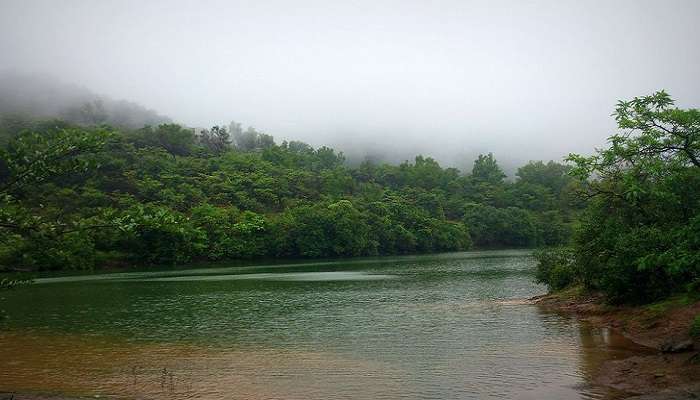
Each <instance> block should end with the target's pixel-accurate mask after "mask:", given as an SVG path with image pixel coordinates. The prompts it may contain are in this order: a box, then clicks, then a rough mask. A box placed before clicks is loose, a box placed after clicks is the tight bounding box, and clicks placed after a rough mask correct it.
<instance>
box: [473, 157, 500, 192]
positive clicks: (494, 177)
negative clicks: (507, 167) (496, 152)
mask: <svg viewBox="0 0 700 400" xmlns="http://www.w3.org/2000/svg"><path fill="white" fill-rule="evenodd" d="M472 177H473V178H474V179H476V180H478V181H480V182H487V183H492V184H499V183H502V182H503V179H504V178H505V177H506V174H504V173H503V170H501V167H499V166H498V162H496V159H495V158H494V157H493V154H492V153H489V154H488V155H483V154H479V157H478V158H477V159H476V160H474V167H473V168H472Z"/></svg>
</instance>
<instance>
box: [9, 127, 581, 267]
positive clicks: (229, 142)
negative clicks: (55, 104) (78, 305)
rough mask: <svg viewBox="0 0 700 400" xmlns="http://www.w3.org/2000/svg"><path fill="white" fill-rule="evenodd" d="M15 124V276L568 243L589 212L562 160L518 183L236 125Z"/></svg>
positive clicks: (488, 158)
mask: <svg viewBox="0 0 700 400" xmlns="http://www.w3.org/2000/svg"><path fill="white" fill-rule="evenodd" d="M5 121H12V123H13V126H22V127H24V128H23V129H21V130H19V131H16V130H12V129H9V128H8V127H7V126H4V127H3V129H0V132H5V137H4V138H3V141H2V142H4V143H6V144H5V145H4V146H3V147H2V157H1V159H2V162H1V163H0V202H1V204H0V210H1V211H0V234H1V236H0V237H1V238H2V242H1V243H0V265H3V266H5V267H6V268H12V269H40V270H57V269H91V268H95V267H97V266H103V265H106V264H107V265H108V264H118V265H121V264H141V265H143V264H177V263H184V262H188V261H191V260H225V259H237V258H253V257H309V258H311V257H314V258H318V257H348V256H365V255H388V254H408V253H427V252H444V251H457V250H466V249H469V248H471V247H472V246H478V247H506V246H509V247H512V246H538V245H562V244H564V243H566V242H567V241H568V240H569V236H570V225H571V223H572V221H573V220H574V219H575V216H576V214H577V212H578V211H579V206H578V205H577V204H578V203H576V202H573V203H572V201H571V200H572V198H573V197H572V193H573V192H574V190H575V187H576V183H575V182H574V180H573V179H572V178H570V177H569V176H568V175H567V171H568V167H565V166H563V165H561V164H558V163H555V162H549V163H542V162H531V163H529V164H527V165H525V166H523V167H522V168H520V169H519V170H518V173H517V175H518V177H517V179H516V180H515V181H514V182H511V181H507V180H506V179H505V174H504V173H503V171H502V170H501V168H500V167H499V165H498V163H497V162H496V159H495V158H494V156H493V155H492V154H488V155H483V156H480V157H479V158H478V159H477V160H476V161H475V162H474V168H473V171H472V173H471V174H464V173H462V172H460V171H458V170H457V169H454V168H443V167H441V166H440V165H439V164H438V163H437V162H436V161H435V160H433V159H432V158H427V157H422V156H417V157H416V158H415V160H414V161H413V162H404V163H402V164H400V165H387V164H377V163H372V162H363V163H361V164H360V165H356V166H349V165H347V163H346V162H345V160H344V157H343V155H342V153H338V152H336V151H335V150H333V149H330V148H327V147H321V148H318V149H315V148H312V147H311V146H309V145H308V144H305V143H302V142H296V141H291V142H282V143H281V144H276V143H275V141H274V139H273V137H272V136H269V135H266V134H263V133H261V132H258V131H256V130H255V129H253V128H249V129H248V130H246V131H243V130H242V129H241V128H240V125H239V124H235V123H232V124H231V125H230V126H229V127H228V129H227V128H226V127H220V126H215V127H213V128H212V129H210V130H203V131H200V132H195V131H194V130H193V129H188V128H184V127H182V126H179V125H176V124H162V125H159V126H157V127H150V126H147V127H144V128H142V129H136V130H134V129H128V128H124V127H120V128H113V127H109V126H107V125H99V126H95V125H76V124H74V123H69V122H65V121H62V120H50V121H23V122H22V123H21V124H18V123H17V118H16V117H15V118H13V119H5ZM571 204H573V206H572V205H571Z"/></svg>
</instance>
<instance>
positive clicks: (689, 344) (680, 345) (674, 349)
mask: <svg viewBox="0 0 700 400" xmlns="http://www.w3.org/2000/svg"><path fill="white" fill-rule="evenodd" d="M692 349H693V341H692V340H684V341H682V342H667V343H664V344H662V345H661V347H660V350H661V351H662V352H664V353H682V352H684V351H690V350H692Z"/></svg>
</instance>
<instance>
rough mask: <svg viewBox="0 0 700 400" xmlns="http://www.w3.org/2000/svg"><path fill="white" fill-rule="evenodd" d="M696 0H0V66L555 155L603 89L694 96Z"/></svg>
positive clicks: (464, 148)
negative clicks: (660, 90)
mask: <svg viewBox="0 0 700 400" xmlns="http://www.w3.org/2000/svg"><path fill="white" fill-rule="evenodd" d="M699 21H700V1H698V0H688V1H669V0H664V1H662V0H657V1H640V0H630V1H610V0H601V1H581V0H577V1H565V0H552V1H524V0H510V1H505V0H504V1H493V0H491V1H468V0H461V1H435V0H432V1H427V0H426V1H411V0H402V1H380V0H368V1H351V0H343V1H333V0H321V1H305V0H294V1H265V0H250V1H238V2H236V1H174V0H168V1H145V0H138V1H90V0H87V1H53V0H51V1H29V0H17V1H14V0H0V68H5V69H8V68H9V69H16V70H22V71H30V72H49V73H52V74H54V75H56V76H58V77H60V78H61V79H62V80H65V81H67V82H72V83H77V84H79V85H83V86H86V87H88V88H90V89H92V90H94V91H96V92H99V93H103V94H105V95H109V96H111V97H115V98H124V99H129V100H134V101H136V102H139V103H141V104H143V105H146V106H148V107H149V108H153V109H155V110H157V111H158V112H160V113H162V114H166V115H168V116H170V117H172V118H173V119H174V120H177V121H180V122H182V123H184V124H187V125H190V126H210V125H212V124H219V123H222V122H225V123H228V122H229V121H230V120H232V119H234V120H237V121H240V122H242V123H243V124H244V125H253V126H255V127H256V128H258V129H260V130H262V131H265V132H267V133H270V134H272V135H274V136H275V137H277V138H280V139H282V138H291V139H300V140H305V141H308V142H310V143H312V144H314V145H325V144H327V145H335V146H337V147H339V148H341V149H345V150H346V151H349V152H352V151H353V149H362V150H363V151H364V150H367V149H371V150H372V151H373V152H376V153H380V154H381V153H398V154H401V156H402V157H403V155H404V154H410V153H414V152H421V153H424V154H427V155H433V156H435V157H437V158H438V159H440V160H441V161H443V162H445V163H447V164H450V165H455V166H463V164H464V161H463V160H464V159H466V158H468V157H469V156H471V155H473V154H474V153H476V152H483V151H493V152H494V153H496V156H497V158H498V159H499V160H511V161H509V162H520V161H526V160H529V159H543V158H544V159H550V158H554V159H560V158H561V156H562V155H564V154H566V153H568V152H571V151H575V152H588V151H590V150H591V149H592V148H593V147H594V146H601V145H603V144H604V143H605V138H606V137H607V136H609V135H610V134H611V133H613V129H614V123H613V121H612V119H611V117H610V114H611V113H612V111H613V108H614V105H615V103H616V101H617V100H618V99H626V98H630V97H632V96H636V95H644V94H649V93H651V92H653V91H655V90H658V89H666V90H667V91H668V92H669V93H670V94H671V95H672V96H673V97H674V98H676V99H677V100H678V104H679V105H680V106H683V107H690V106H693V107H700V77H699V75H698V72H699V71H700V42H699V41H698V39H700V22H699Z"/></svg>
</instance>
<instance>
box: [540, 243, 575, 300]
mask: <svg viewBox="0 0 700 400" xmlns="http://www.w3.org/2000/svg"><path fill="white" fill-rule="evenodd" d="M534 256H535V259H537V269H536V270H535V279H537V282H539V283H544V284H546V285H547V286H548V287H549V289H550V290H552V291H556V290H561V289H564V288H566V287H568V286H571V285H573V284H574V283H576V282H577V281H578V276H577V269H576V261H575V257H574V253H573V251H572V250H571V249H569V248H554V249H543V250H538V251H536V252H535V254H534Z"/></svg>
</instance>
